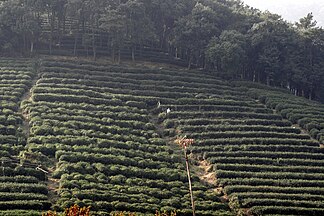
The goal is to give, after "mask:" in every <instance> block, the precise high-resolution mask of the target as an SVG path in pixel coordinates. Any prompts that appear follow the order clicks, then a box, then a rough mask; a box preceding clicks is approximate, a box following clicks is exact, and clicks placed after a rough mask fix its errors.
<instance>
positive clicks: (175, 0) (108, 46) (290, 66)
mask: <svg viewBox="0 0 324 216" xmlns="http://www.w3.org/2000/svg"><path fill="white" fill-rule="evenodd" d="M67 38H70V39H71V38H72V42H71V43H70V46H67V45H66V44H65V43H64V41H66V40H67ZM80 44H81V45H82V47H86V49H87V52H89V53H91V54H92V55H93V57H94V58H96V56H97V54H98V51H100V50H109V53H110V54H111V56H112V57H113V59H114V61H116V62H120V61H121V58H123V54H124V53H125V50H129V52H130V53H131V54H130V57H131V58H132V59H133V60H135V59H136V58H137V55H139V53H141V52H142V51H143V50H144V48H148V47H149V48H150V49H155V50H160V51H163V52H165V53H168V55H169V56H170V57H173V58H180V59H184V60H186V61H187V62H188V67H189V68H191V67H200V68H205V69H208V70H210V71H213V72H214V73H217V74H221V75H223V76H225V77H227V78H229V79H244V80H250V81H255V82H260V83H264V84H267V85H271V86H279V87H283V88H289V89H290V90H291V92H292V93H294V94H295V95H299V96H304V97H306V98H309V99H314V100H319V101H322V102H323V101H324V70H323V68H324V65H323V64H324V31H323V29H322V28H319V27H317V26H316V21H315V20H314V19H313V15H312V13H309V14H307V15H306V16H305V17H303V18H301V19H300V20H299V22H297V23H289V22H286V21H285V20H284V19H283V18H282V17H281V16H279V15H276V14H272V13H270V12H267V11H266V12H261V11H260V10H258V9H255V8H251V7H249V6H247V5H245V4H244V3H243V2H242V1H235V0H229V1H226V0H198V1H194V0H2V1H0V51H1V53H2V55H17V54H18V53H24V54H28V55H30V54H33V53H37V51H39V50H44V49H46V50H48V52H49V53H50V54H51V53H52V52H53V50H55V49H68V48H70V49H71V50H73V54H74V55H78V47H80ZM89 50H90V51H89Z"/></svg>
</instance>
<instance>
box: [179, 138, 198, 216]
mask: <svg viewBox="0 0 324 216" xmlns="http://www.w3.org/2000/svg"><path fill="white" fill-rule="evenodd" d="M176 143H177V144H178V145H180V147H181V148H183V151H184V155H185V159H186V168H187V175H188V182H189V192H190V198H191V207H192V215H193V216H196V212H195V201H194V197H193V193H192V185H191V177H190V169H189V160H188V154H187V147H188V146H190V145H192V144H193V143H194V140H193V139H186V136H184V137H182V138H179V139H177V140H176Z"/></svg>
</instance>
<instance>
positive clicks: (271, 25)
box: [249, 12, 289, 85]
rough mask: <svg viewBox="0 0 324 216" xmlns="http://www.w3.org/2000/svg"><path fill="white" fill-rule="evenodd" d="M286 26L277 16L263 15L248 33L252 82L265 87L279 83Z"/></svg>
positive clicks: (285, 42) (287, 27)
mask: <svg viewBox="0 0 324 216" xmlns="http://www.w3.org/2000/svg"><path fill="white" fill-rule="evenodd" d="M288 29H289V26H288V24H287V23H286V22H285V21H283V20H282V18H281V17H280V16H279V15H273V14H270V13H269V12H266V13H264V14H263V21H262V22H259V23H256V24H254V25H253V26H252V28H251V30H250V31H249V34H250V38H251V52H250V56H249V58H250V59H254V62H253V64H255V67H254V70H253V72H254V74H253V80H254V81H256V80H258V81H261V82H264V83H266V84H267V85H275V84H276V83H278V82H279V83H280V82H281V80H280V79H279V77H280V74H281V73H283V68H284V67H283V65H284V56H285V53H286V44H287V43H288V39H289V37H288V36H287V33H288V32H289V31H287V30H288Z"/></svg>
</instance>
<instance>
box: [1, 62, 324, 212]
mask: <svg viewBox="0 0 324 216" xmlns="http://www.w3.org/2000/svg"><path fill="white" fill-rule="evenodd" d="M18 62H22V61H17V63H16V62H12V64H15V65H18ZM21 64H22V63H21ZM25 64H26V63H25ZM39 65H41V67H40V68H38V70H35V69H32V68H31V67H30V66H29V67H27V66H26V68H25V69H19V70H21V71H22V72H19V73H18V72H17V71H18V69H14V70H11V69H10V70H9V69H4V68H1V70H2V71H4V72H2V73H4V74H5V73H7V74H9V71H12V72H10V73H13V74H16V78H15V79H17V77H18V75H19V77H25V81H24V82H26V84H24V85H25V87H22V88H21V91H19V92H20V94H17V97H16V99H15V100H13V101H11V102H9V99H8V102H7V103H6V104H11V106H12V108H10V110H11V111H12V112H11V113H10V114H8V115H6V114H2V115H3V116H6V118H8V117H9V116H15V118H16V121H15V122H14V123H12V124H8V123H6V125H4V127H3V130H2V132H1V134H2V136H3V137H8V136H9V137H10V136H11V137H12V138H13V137H21V139H18V140H17V139H12V143H10V144H8V142H7V141H1V142H2V145H1V149H3V150H2V151H3V152H6V157H8V158H11V159H10V160H9V159H8V160H9V161H13V160H14V159H25V160H28V163H30V164H38V165H41V168H42V169H43V170H45V171H48V172H49V173H48V174H46V176H44V174H43V172H40V171H37V170H36V169H35V167H34V168H33V169H30V168H26V167H25V166H22V167H19V169H24V170H28V171H24V172H22V171H21V172H20V173H19V174H15V173H14V172H8V174H6V173H5V175H6V176H7V177H4V180H3V181H7V182H10V181H12V180H9V179H6V178H12V179H13V178H15V179H23V178H26V179H27V177H26V176H31V177H28V179H30V181H29V182H28V185H31V186H35V187H36V186H38V187H42V188H43V190H42V191H41V192H38V190H36V189H35V190H33V191H28V193H35V194H34V195H33V196H25V197H22V196H20V195H22V194H23V193H27V192H25V191H19V192H23V193H22V194H19V196H18V195H17V194H16V195H15V193H13V192H15V191H9V192H11V193H5V194H4V195H3V196H4V200H7V197H11V196H12V198H11V199H12V200H14V201H15V200H24V201H23V202H26V203H27V202H30V203H35V204H36V203H37V204H38V206H36V205H35V206H33V207H30V208H29V209H34V210H38V212H41V211H42V210H43V209H49V208H50V207H51V208H52V209H57V210H63V209H64V208H66V207H69V206H71V205H73V204H75V203H76V204H78V205H80V206H89V205H90V206H91V209H92V212H93V213H94V214H95V215H109V213H110V212H112V211H131V212H139V213H143V214H149V213H150V214H153V213H154V212H155V210H162V211H164V210H167V211H172V210H178V215H192V212H191V203H190V195H189V190H188V180H187V174H186V169H185V161H184V159H183V151H182V149H181V148H180V147H179V146H177V145H176V144H175V143H174V140H175V139H176V138H177V137H183V136H186V137H188V138H193V139H194V140H195V143H194V145H193V146H192V147H190V148H189V149H188V153H189V157H190V164H191V168H192V180H193V191H194V197H195V204H196V210H197V215H238V214H243V215H324V210H323V209H324V195H323V194H324V189H323V188H324V187H323V185H324V174H323V173H324V166H323V165H324V148H321V145H320V144H321V143H320V141H322V138H321V133H322V132H323V131H321V130H322V129H321V128H320V126H321V123H322V121H324V120H323V116H322V115H321V114H322V113H324V108H323V105H320V104H318V106H316V108H315V107H313V105H312V104H311V103H310V105H309V108H307V110H309V111H310V112H309V113H307V114H306V117H307V118H309V119H312V121H311V122H307V123H305V124H306V125H308V126H307V127H310V126H309V124H310V123H312V124H315V122H314V121H313V120H317V122H316V129H317V130H318V131H316V137H315V138H318V139H313V138H311V136H310V135H309V134H308V133H306V131H304V130H301V129H300V128H299V126H298V125H295V123H296V121H298V123H300V121H301V120H300V119H303V118H304V117H303V116H302V115H303V114H304V113H303V112H295V110H294V108H295V107H297V106H298V107H301V108H302V107H303V106H304V105H305V103H306V101H305V103H302V102H301V100H300V99H298V98H296V97H287V95H288V94H287V93H284V92H282V91H273V92H272V91H271V90H269V89H267V88H264V89H257V88H251V87H248V86H249V85H247V84H242V83H241V84H240V85H237V84H236V85H233V84H231V83H228V82H226V81H224V80H221V79H218V78H215V76H214V75H213V74H208V73H206V72H202V71H187V70H171V69H169V70H163V69H149V68H123V67H119V66H111V65H108V64H103V63H101V64H99V63H92V62H89V61H85V60H74V61H73V60H62V59H59V60H50V59H48V60H43V61H41V64H39ZM19 68H20V67H19ZM36 68H37V67H36ZM5 71H8V72H5ZM30 71H35V72H34V73H32V72H30ZM3 81H4V79H2V80H1V82H3ZM33 81H34V82H35V85H34V86H33V87H32V88H31V95H30V97H29V95H28V94H25V92H28V91H29V88H30V86H28V85H31V83H32V82H33ZM2 86H3V89H4V90H3V91H2V92H3V95H4V97H9V96H10V94H13V92H15V91H16V90H17V89H19V88H18V86H17V87H16V86H15V85H14V83H13V82H11V83H10V84H8V86H12V87H13V89H14V90H15V91H14V90H13V89H12V88H11V89H8V90H6V85H5V83H4V84H3V85H2ZM2 86H1V90H2ZM252 93H254V94H252ZM266 93H267V94H269V95H270V94H271V98H272V101H276V97H275V96H273V95H277V97H278V98H281V99H282V100H283V99H284V98H286V99H285V100H286V102H285V103H286V104H289V105H291V106H293V107H290V106H288V105H287V106H283V105H282V104H281V103H278V104H279V105H277V104H276V107H275V106H274V105H269V103H270V102H268V101H270V99H268V98H270V96H269V95H267V100H263V98H265V95H266ZM24 94H25V96H23V95H24ZM256 94H258V95H256ZM26 95H27V96H26ZM258 97H260V98H259V99H260V100H259V99H258ZM21 100H24V101H23V102H22V104H21V107H20V113H22V114H23V116H24V119H23V118H22V117H21V116H20V114H18V113H19V112H18V111H19V102H20V101H21ZM263 102H267V104H266V105H265V104H264V103H263ZM273 104H274V102H273ZM306 104H307V103H306ZM279 107H280V108H281V109H279ZM273 108H276V109H277V110H278V111H281V114H283V115H281V114H280V113H277V112H276V111H275V110H274V109H273ZM1 109H2V110H1V112H4V110H6V109H8V110H9V108H8V107H6V108H5V107H3V108H1ZM311 111H312V112H311ZM7 112H8V111H7ZM290 113H293V114H294V116H295V117H294V118H295V120H293V119H291V118H289V115H291V114H290ZM312 115H314V116H312ZM296 116H299V117H298V118H297V117H296ZM286 117H288V118H289V120H292V121H289V120H285V118H286ZM9 125H10V126H11V128H12V131H11V134H7V130H8V129H7V128H9ZM300 125H301V124H300ZM302 126H303V125H302ZM312 132H314V130H313V131H312ZM20 133H21V134H22V135H19V136H18V135H17V134H20ZM24 134H25V135H24ZM311 134H312V135H314V134H313V133H311ZM25 138H27V140H25ZM3 154H5V153H3ZM19 155H20V157H18V156H19ZM25 163H26V162H25ZM8 166H9V165H8ZM8 169H9V168H8ZM14 169H15V170H18V168H14V167H12V168H11V170H14ZM5 170H6V169H5ZM0 171H1V170H0ZM32 171H33V172H32ZM18 175H24V176H25V177H20V176H19V177H17V176H18ZM8 176H9V177H8ZM10 176H11V177H10ZM3 185H5V184H3ZM8 185H9V183H8ZM24 185H26V186H27V183H25V184H24ZM8 187H9V186H8ZM6 192H8V191H6ZM47 193H48V194H49V195H48V196H47ZM36 196H38V197H39V198H36ZM0 197H2V196H1V195H0ZM32 197H35V199H34V198H33V199H32ZM35 200H39V201H35ZM6 202H7V201H6ZM21 203H22V202H21ZM0 206H1V202H0ZM26 206H28V205H26ZM3 209H11V211H13V210H12V209H18V210H19V211H20V212H22V211H23V210H24V207H22V206H16V207H14V206H13V207H8V208H3ZM18 210H17V211H18ZM7 213H8V212H7ZM0 215H1V213H0ZM12 215H15V214H12Z"/></svg>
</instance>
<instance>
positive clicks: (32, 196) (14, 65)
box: [0, 59, 51, 215]
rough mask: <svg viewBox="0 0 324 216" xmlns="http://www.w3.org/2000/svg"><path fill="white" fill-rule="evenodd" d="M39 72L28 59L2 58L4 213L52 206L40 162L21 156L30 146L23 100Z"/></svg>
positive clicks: (0, 183)
mask: <svg viewBox="0 0 324 216" xmlns="http://www.w3.org/2000/svg"><path fill="white" fill-rule="evenodd" d="M35 73H36V71H35V70H34V69H33V64H32V63H31V62H30V61H28V60H13V59H1V60H0V97H1V101H0V155H1V156H0V157H1V159H0V160H1V172H0V215H6V214H12V215H33V214H36V213H37V212H40V211H41V210H45V209H48V208H50V206H51V204H50V202H49V201H48V197H47V193H48V190H47V186H46V185H45V183H44V174H43V173H42V172H41V171H37V170H36V168H37V166H38V164H32V163H30V162H29V161H28V160H25V157H24V156H22V155H20V156H19V154H20V152H22V151H23V150H24V147H25V145H26V137H25V135H24V130H23V128H22V127H21V125H22V116H21V115H20V114H19V112H18V111H19V103H20V100H21V98H22V97H23V95H24V94H25V92H27V91H28V90H29V88H30V87H31V85H32V79H33V77H34V76H35ZM14 209H18V210H14Z"/></svg>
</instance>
